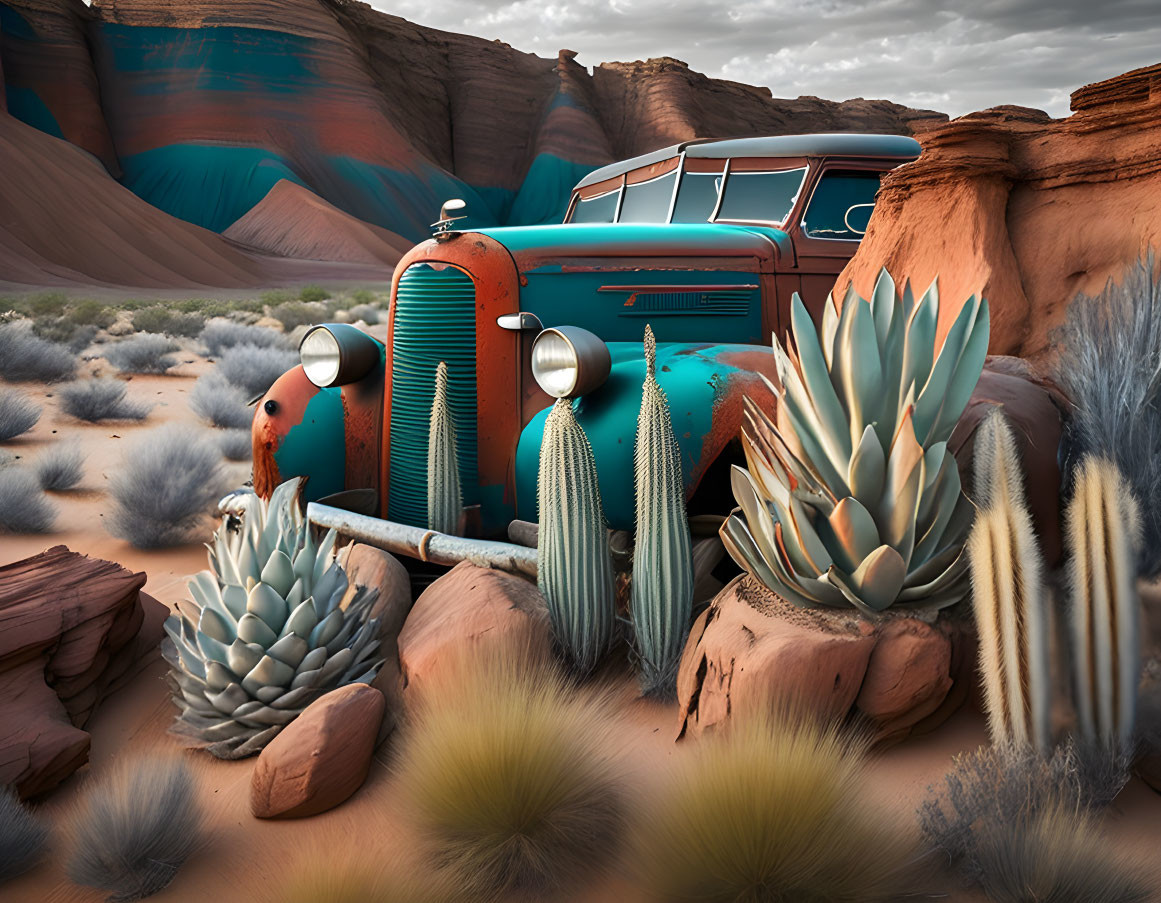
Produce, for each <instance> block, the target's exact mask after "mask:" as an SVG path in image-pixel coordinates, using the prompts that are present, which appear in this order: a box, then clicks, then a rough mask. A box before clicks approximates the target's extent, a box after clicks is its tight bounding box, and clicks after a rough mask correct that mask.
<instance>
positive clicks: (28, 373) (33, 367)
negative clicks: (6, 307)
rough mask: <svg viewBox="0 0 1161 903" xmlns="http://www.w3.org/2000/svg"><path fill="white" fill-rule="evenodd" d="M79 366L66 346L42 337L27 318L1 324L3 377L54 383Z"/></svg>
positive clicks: (12, 379) (67, 375) (0, 359)
mask: <svg viewBox="0 0 1161 903" xmlns="http://www.w3.org/2000/svg"><path fill="white" fill-rule="evenodd" d="M76 369H77V359H76V356H75V355H74V354H73V353H72V352H71V351H69V350H68V348H66V347H65V346H64V345H60V344H58V343H56V342H49V341H46V340H45V339H42V338H40V337H39V336H38V335H36V334H35V333H34V332H33V331H32V324H31V323H29V322H28V321H26V320H18V321H16V322H13V323H4V324H2V325H0V377H3V378H4V379H6V380H9V381H11V382H23V381H28V382H45V383H51V382H59V381H60V380H62V379H69V378H70V377H71V376H72V375H73V373H75V372H76Z"/></svg>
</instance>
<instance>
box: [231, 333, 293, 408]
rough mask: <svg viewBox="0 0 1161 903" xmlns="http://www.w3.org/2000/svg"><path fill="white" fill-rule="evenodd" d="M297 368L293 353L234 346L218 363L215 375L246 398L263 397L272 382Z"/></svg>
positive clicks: (248, 346) (269, 348)
mask: <svg viewBox="0 0 1161 903" xmlns="http://www.w3.org/2000/svg"><path fill="white" fill-rule="evenodd" d="M297 364H298V355H297V354H296V353H295V352H293V351H288V350H285V349H282V348H275V347H260V346H257V345H235V346H233V347H232V348H229V349H227V350H226V351H225V352H224V353H223V354H222V356H221V358H220V359H219V360H218V369H217V371H216V372H218V373H219V374H221V375H222V376H223V377H224V378H225V379H226V381H227V382H229V383H231V384H233V385H235V386H237V387H238V388H239V389H241V390H242V393H243V395H245V396H247V397H248V398H254V397H255V396H259V395H265V394H266V392H267V390H268V389H269V388H270V387H271V386H272V385H274V381H275V380H276V379H278V377H280V376H281V375H282V374H283V373H285V372H286V371H287V370H290V369H291V368H293V367H295V366H296V365H297Z"/></svg>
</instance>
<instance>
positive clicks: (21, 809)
mask: <svg viewBox="0 0 1161 903" xmlns="http://www.w3.org/2000/svg"><path fill="white" fill-rule="evenodd" d="M47 843H48V827H47V826H46V825H45V824H44V823H43V822H42V821H41V820H40V819H39V818H37V817H36V816H35V815H33V814H32V813H31V812H29V811H28V809H26V808H25V806H24V804H23V803H21V802H20V798H19V797H18V796H17V795H16V791H15V790H13V789H12V788H11V787H0V884H3V883H4V882H5V881H9V880H11V879H12V878H15V877H16V876H17V875H22V874H24V873H25V872H27V871H28V870H29V869H30V868H32V867H33V866H35V865H36V863H37V862H38V861H39V860H40V858H41V857H42V856H43V855H44V850H45V846H46V844H47Z"/></svg>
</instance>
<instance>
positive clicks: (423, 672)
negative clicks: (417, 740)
mask: <svg viewBox="0 0 1161 903" xmlns="http://www.w3.org/2000/svg"><path fill="white" fill-rule="evenodd" d="M511 644H517V645H518V646H519V647H520V648H525V647H526V648H527V649H528V650H529V653H530V654H532V655H540V654H543V655H544V656H546V657H547V656H548V655H549V654H550V650H551V648H552V638H551V633H550V628H549V624H548V608H547V606H546V604H545V601H544V597H543V596H542V595H541V594H540V591H539V590H538V589H537V588H536V586H535V585H534V584H532V583H530V582H529V581H527V580H524V579H522V578H520V577H514V576H512V575H511V574H506V573H504V572H503V571H496V570H490V569H488V568H482V567H478V566H476V565H474V564H470V563H468V562H466V561H464V562H461V563H459V564H457V565H456V566H455V567H454V568H452V569H451V570H450V571H448V573H446V574H444V575H443V576H442V577H440V578H439V579H438V580H436V581H435V582H434V583H432V584H431V585H430V586H429V587H428V588H427V589H426V590H424V591H423V593H422V594H421V595H420V596H419V598H418V599H416V600H415V606H414V607H413V608H412V609H411V614H410V615H408V617H407V623H405V624H404V625H403V631H402V632H401V633H400V634H399V664H400V669H401V687H400V690H401V693H402V695H403V701H404V706H405V708H410V707H411V705H412V700H413V699H417V698H418V696H419V694H421V693H422V687H423V685H424V684H425V683H427V682H428V681H430V680H432V679H433V678H434V677H435V676H436V675H437V674H438V673H439V672H440V670H441V663H444V662H449V661H453V660H455V659H456V658H457V657H458V656H459V655H460V654H462V653H464V652H467V651H470V650H471V649H473V648H476V649H479V648H483V647H487V646H490V645H495V646H497V647H504V646H508V648H511Z"/></svg>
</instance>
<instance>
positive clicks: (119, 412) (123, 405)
mask: <svg viewBox="0 0 1161 903" xmlns="http://www.w3.org/2000/svg"><path fill="white" fill-rule="evenodd" d="M126 391H127V387H126V385H125V383H123V382H121V381H120V380H118V379H80V380H77V381H76V382H73V383H68V384H67V385H64V386H61V387H60V390H59V392H58V393H57V394H58V395H59V396H60V407H61V410H62V411H64V412H65V413H66V414H68V415H69V416H70V417H76V418H77V419H78V420H84V421H87V422H89V423H97V422H99V421H101V420H144V419H145V416H146V415H147V414H148V413H149V405H146V404H141V403H140V402H134V401H128V400H127V399H126V398H125V392H126Z"/></svg>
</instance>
